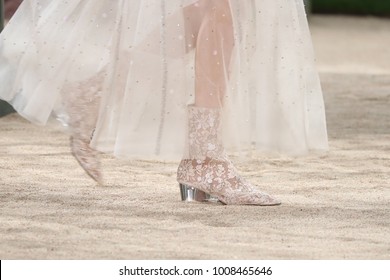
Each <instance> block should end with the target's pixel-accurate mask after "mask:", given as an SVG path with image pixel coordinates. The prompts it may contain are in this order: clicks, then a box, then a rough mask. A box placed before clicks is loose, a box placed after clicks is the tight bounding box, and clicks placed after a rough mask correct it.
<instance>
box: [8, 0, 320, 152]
mask: <svg viewBox="0 0 390 280" xmlns="http://www.w3.org/2000/svg"><path fill="white" fill-rule="evenodd" d="M216 2H218V1H215V0H208V1H205V0H166V1H164V0H132V1H127V0H118V1H111V0H100V1H92V0H68V1H53V0H24V2H23V4H22V6H21V7H20V8H19V10H18V11H17V13H16V14H15V16H14V17H13V18H12V19H11V21H10V22H9V24H8V25H7V27H6V29H5V30H4V31H3V32H2V34H1V36H0V83H1V88H0V98H1V99H4V100H6V101H8V102H10V103H11V104H12V105H13V106H14V107H15V109H16V110H17V111H18V112H19V113H20V114H21V115H23V116H24V117H26V118H27V119H29V120H31V121H32V122H35V123H38V124H45V123H46V122H47V121H48V119H49V118H50V117H55V118H57V119H59V120H60V121H61V122H62V123H64V124H65V125H69V123H70V116H69V114H75V112H76V114H77V112H79V114H80V121H84V120H85V121H88V122H91V123H93V124H94V126H95V128H94V132H93V135H92V142H91V145H92V146H93V147H94V148H96V149H97V150H100V151H103V152H108V153H113V154H114V155H116V156H118V157H130V158H161V159H171V158H173V159H175V158H176V159H178V158H180V157H181V156H182V155H183V153H185V151H186V150H187V147H186V146H187V142H188V141H187V139H186V131H187V106H188V105H190V104H193V103H194V102H195V95H196V94H199V92H195V89H197V90H198V91H199V90H201V88H202V87H201V86H200V87H199V86H197V85H196V82H199V81H200V84H201V85H202V84H203V83H204V84H208V85H209V87H208V88H212V87H213V85H214V84H215V91H210V92H202V94H203V97H204V98H206V102H207V98H208V97H207V96H210V97H209V98H210V104H211V103H213V107H215V106H217V107H220V108H221V110H222V112H223V113H222V115H223V117H222V126H223V129H222V131H223V132H222V133H223V142H224V145H225V146H226V147H227V149H228V151H272V152H278V153H287V154H294V155H295V154H304V153H306V152H308V151H310V150H326V149H327V133H326V121H325V112H324V104H323V97H322V92H321V87H320V82H319V79H318V74H317V72H316V70H315V64H314V56H313V50H312V45H311V38H310V33H309V29H308V25H307V20H306V16H305V12H304V7H303V2H302V0H244V1H242V0H230V1H228V0H222V1H220V3H222V2H226V3H227V4H228V7H229V11H228V12H227V13H225V12H223V13H219V16H223V17H225V16H226V17H229V18H231V21H232V25H231V28H228V29H226V26H225V27H223V26H221V25H219V24H218V25H215V26H211V27H210V28H209V33H207V32H205V33H204V34H202V36H201V37H199V38H198V36H200V34H201V32H200V30H201V29H202V26H204V23H205V21H206V20H208V19H210V17H209V16H210V14H209V12H210V10H211V9H213V8H215V7H214V6H213V5H214V4H216ZM225 8H226V7H225ZM223 20H224V19H222V21H223ZM216 22H220V21H219V20H218V21H216ZM200 38H202V40H200ZM229 46H230V47H229ZM198 52H202V53H203V54H206V57H207V55H208V56H210V59H205V60H204V61H205V62H204V63H200V64H199V65H196V63H195V61H196V60H195V56H197V55H198V56H199V53H198ZM214 56H215V57H214ZM216 57H217V58H216ZM208 61H214V62H215V61H217V63H219V64H221V65H223V66H224V67H223V69H225V72H224V73H223V76H224V79H222V82H223V83H224V86H221V85H220V84H218V83H216V81H215V80H213V79H212V74H210V75H211V76H210V78H208V74H209V72H210V73H211V70H210V67H212V66H211V65H208ZM219 64H218V65H219ZM195 68H197V69H198V70H199V71H198V72H199V73H204V74H203V75H200V76H197V77H195ZM221 69H222V68H221ZM219 82H221V81H219ZM216 96H217V98H216ZM215 100H217V102H215ZM69 108H72V110H73V111H72V110H70V109H69Z"/></svg>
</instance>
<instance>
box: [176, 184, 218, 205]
mask: <svg viewBox="0 0 390 280" xmlns="http://www.w3.org/2000/svg"><path fill="white" fill-rule="evenodd" d="M179 186H180V194H181V200H182V201H187V202H193V201H196V202H218V201H219V200H218V198H216V197H214V196H211V195H209V194H208V193H205V192H204V191H201V190H198V189H196V188H194V187H191V186H187V185H184V184H179Z"/></svg>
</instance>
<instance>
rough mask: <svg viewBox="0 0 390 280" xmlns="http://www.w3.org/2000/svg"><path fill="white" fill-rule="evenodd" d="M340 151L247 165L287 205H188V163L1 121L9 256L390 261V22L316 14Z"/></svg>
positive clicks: (2, 220)
mask: <svg viewBox="0 0 390 280" xmlns="http://www.w3.org/2000/svg"><path fill="white" fill-rule="evenodd" d="M311 23H312V32H313V38H314V43H315V48H316V52H317V56H318V67H319V69H320V71H321V78H322V82H323V88H324V94H325V100H326V106H327V116H328V126H329V136H330V151H329V153H328V154H327V155H323V156H317V155H311V156H308V157H304V158H298V159H293V158H277V159H275V158H256V159H251V160H250V162H249V163H245V164H240V165H239V169H240V170H241V171H242V174H243V175H245V176H246V177H247V178H248V179H250V180H251V181H252V182H254V183H257V184H258V185H261V186H262V188H263V189H264V190H266V191H268V192H270V193H273V194H275V195H277V196H278V197H279V198H280V199H281V200H282V201H283V204H282V205H281V206H280V207H250V206H223V205H211V204H188V203H182V202H181V201H180V200H179V193H178V188H177V184H176V181H175V171H176V165H177V163H157V162H146V161H145V162H144V161H136V162H129V161H120V160H116V159H113V158H111V157H108V156H107V157H105V158H104V160H103V164H104V170H105V177H106V178H107V181H108V184H107V186H106V187H98V186H96V185H95V184H94V183H93V182H92V181H91V180H90V179H89V178H88V177H87V176H86V175H85V174H84V173H83V171H82V170H81V169H80V168H79V166H78V165H77V163H76V161H75V160H74V159H73V158H72V156H71V155H70V153H69V149H68V139H67V136H66V135H65V134H63V133H61V132H59V131H57V130H55V129H51V128H47V127H46V128H42V127H37V126H34V125H32V124H29V123H28V122H26V121H24V120H23V119H21V118H20V117H18V116H17V115H10V116H7V117H5V118H2V119H0V135H1V137H0V172H1V174H0V259H390V238H389V237H390V228H389V224H390V189H389V187H390V110H389V108H390V64H389V61H390V49H389V47H388V46H390V20H384V19H372V18H340V17H319V16H315V17H312V19H311Z"/></svg>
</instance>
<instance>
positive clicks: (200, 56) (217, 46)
mask: <svg viewBox="0 0 390 280" xmlns="http://www.w3.org/2000/svg"><path fill="white" fill-rule="evenodd" d="M203 2H205V3H204V6H203V7H202V8H203V9H204V11H205V15H204V18H203V20H202V23H201V26H200V29H199V32H198V36H197V42H196V50H195V51H196V55H195V77H196V80H195V92H196V96H195V105H196V106H199V107H207V108H217V107H222V103H223V98H224V95H225V92H226V84H227V80H228V75H229V73H228V71H229V63H230V59H231V55H232V50H233V45H234V34H233V19H232V15H231V11H230V6H229V1H228V0H217V1H215V0H208V1H203Z"/></svg>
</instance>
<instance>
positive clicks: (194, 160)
mask: <svg viewBox="0 0 390 280" xmlns="http://www.w3.org/2000/svg"><path fill="white" fill-rule="evenodd" d="M200 2H203V4H204V5H207V6H205V7H206V12H205V16H204V19H203V21H202V24H201V25H200V29H199V33H198V37H197V44H196V61H195V65H196V82H195V84H196V98H195V104H194V106H190V107H189V110H188V145H189V147H188V155H186V157H185V159H183V160H182V162H181V163H180V166H179V168H178V181H179V183H180V186H181V188H182V195H183V193H190V191H191V190H193V191H194V190H196V191H197V192H198V193H202V192H203V193H205V194H209V195H212V196H214V197H216V198H218V199H219V200H220V201H222V202H223V203H226V204H251V205H277V204H280V202H279V201H277V200H276V199H274V198H273V197H272V196H270V195H268V194H266V193H263V192H260V191H258V190H256V188H255V187H254V186H252V185H251V184H250V183H249V182H247V181H245V180H244V179H243V178H242V177H241V176H239V175H238V172H237V170H236V168H235V167H234V165H233V164H232V162H231V161H230V160H229V158H228V156H227V154H226V153H225V149H224V146H223V143H222V137H221V134H222V131H221V122H222V116H221V107H222V106H223V99H224V95H225V93H226V86H227V82H228V76H229V73H228V69H229V62H230V58H231V54H232V50H233V46H234V36H233V22H232V15H231V11H230V7H229V1H228V0H207V1H205V2H204V1H200ZM204 197H206V196H204ZM182 198H185V197H184V195H183V196H182ZM202 199H203V198H202V197H200V198H199V199H196V198H195V200H198V201H199V200H202Z"/></svg>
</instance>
